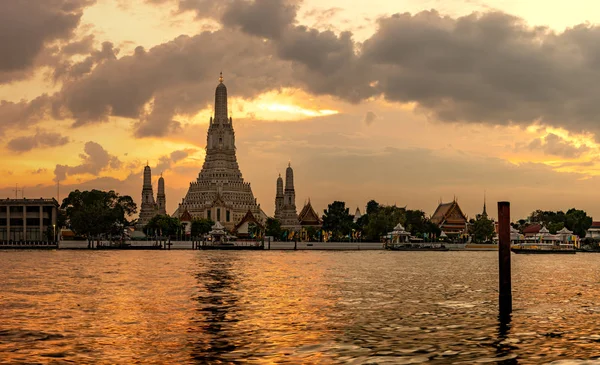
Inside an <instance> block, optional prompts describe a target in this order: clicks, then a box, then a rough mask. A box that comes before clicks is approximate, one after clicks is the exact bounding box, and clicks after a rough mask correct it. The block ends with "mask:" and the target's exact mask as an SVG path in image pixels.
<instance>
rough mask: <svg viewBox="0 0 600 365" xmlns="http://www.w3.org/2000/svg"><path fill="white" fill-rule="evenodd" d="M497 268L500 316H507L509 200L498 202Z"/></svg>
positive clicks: (509, 309) (509, 300)
mask: <svg viewBox="0 0 600 365" xmlns="http://www.w3.org/2000/svg"><path fill="white" fill-rule="evenodd" d="M498 270H499V274H500V282H499V284H500V285H499V300H500V301H499V305H500V317H507V316H509V315H510V313H511V312H512V289H511V277H510V203H509V202H498Z"/></svg>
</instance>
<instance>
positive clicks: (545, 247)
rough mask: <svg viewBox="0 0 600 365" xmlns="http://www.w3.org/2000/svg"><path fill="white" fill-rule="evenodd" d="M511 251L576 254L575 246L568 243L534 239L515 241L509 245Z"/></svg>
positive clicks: (520, 252) (518, 252)
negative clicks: (532, 240)
mask: <svg viewBox="0 0 600 365" xmlns="http://www.w3.org/2000/svg"><path fill="white" fill-rule="evenodd" d="M511 250H512V252H514V253H517V254H522V253H524V254H563V255H564V254H567V255H569V254H570V255H572V254H576V253H577V251H576V250H575V246H574V245H572V244H568V243H558V242H556V241H544V240H542V241H540V240H537V241H534V242H526V241H521V242H516V243H514V244H513V245H512V247H511Z"/></svg>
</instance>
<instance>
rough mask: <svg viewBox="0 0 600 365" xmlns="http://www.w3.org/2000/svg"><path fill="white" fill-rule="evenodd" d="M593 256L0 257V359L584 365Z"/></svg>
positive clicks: (594, 343) (599, 323) (595, 296)
mask: <svg viewBox="0 0 600 365" xmlns="http://www.w3.org/2000/svg"><path fill="white" fill-rule="evenodd" d="M599 262H600V255H599V254H582V253H578V254H577V255H564V256H561V255H514V254H513V256H512V267H513V308H514V313H513V316H512V321H511V322H510V323H499V322H498V319H497V270H498V269H497V252H385V251H347V252H343V251H342V252H327V251H319V252H314V251H312V252H311V251H287V252H286V251H265V252H250V251H249V252H241V251H237V252H209V251H177V250H172V251H60V250H59V251H1V252H0V363H1V364H31V363H41V364H62V363H76V364H88V363H92V364H133V363H141V364H162V363H171V364H273V363H280V364H414V363H425V362H427V363H431V364H460V363H462V364H470V363H501V364H544V363H554V364H577V363H581V364H584V363H585V364H587V363H589V362H579V361H577V360H583V359H595V358H596V357H599V356H600V330H599V329H600V265H599Z"/></svg>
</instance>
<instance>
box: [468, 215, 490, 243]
mask: <svg viewBox="0 0 600 365" xmlns="http://www.w3.org/2000/svg"><path fill="white" fill-rule="evenodd" d="M469 233H470V234H471V235H472V236H473V241H474V242H478V243H484V242H489V241H490V240H491V239H492V237H494V233H495V227H494V221H492V220H491V219H488V218H487V217H485V216H482V215H478V216H477V219H475V220H471V224H470V225H469Z"/></svg>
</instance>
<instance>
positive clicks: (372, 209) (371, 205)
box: [366, 200, 379, 215]
mask: <svg viewBox="0 0 600 365" xmlns="http://www.w3.org/2000/svg"><path fill="white" fill-rule="evenodd" d="M377 211H379V203H377V202H376V201H375V200H370V201H369V202H368V203H367V211H366V214H367V215H369V214H375V213H377Z"/></svg>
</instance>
